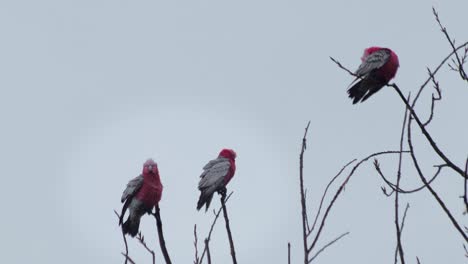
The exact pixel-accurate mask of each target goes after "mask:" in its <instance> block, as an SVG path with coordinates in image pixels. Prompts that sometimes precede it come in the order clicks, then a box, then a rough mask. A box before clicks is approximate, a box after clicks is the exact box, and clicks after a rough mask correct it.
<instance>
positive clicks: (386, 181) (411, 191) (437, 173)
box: [374, 159, 447, 196]
mask: <svg viewBox="0 0 468 264" xmlns="http://www.w3.org/2000/svg"><path fill="white" fill-rule="evenodd" d="M374 167H375V170H376V171H377V172H378V174H379V175H380V177H381V178H382V179H383V180H384V182H385V183H386V184H387V185H388V186H389V187H390V188H391V189H392V193H390V194H389V193H387V190H386V189H385V187H382V191H383V192H384V194H385V195H386V196H390V195H392V194H393V192H394V191H398V192H399V193H405V194H409V193H415V192H418V191H420V190H422V189H424V188H425V187H426V185H425V184H423V185H422V186H420V187H417V188H414V189H411V190H404V189H403V188H401V187H399V188H398V189H397V188H396V184H393V183H392V182H391V181H389V180H388V179H387V178H386V177H385V175H384V174H383V172H382V170H381V168H380V164H379V161H378V160H377V159H375V160H374ZM434 167H437V171H436V173H435V174H434V176H432V178H431V179H430V180H429V181H427V182H428V184H429V185H431V183H432V182H433V181H434V180H435V179H436V178H437V176H439V174H440V172H441V171H442V168H445V167H447V165H446V164H444V165H437V166H434Z"/></svg>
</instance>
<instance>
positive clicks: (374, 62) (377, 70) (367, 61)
mask: <svg viewBox="0 0 468 264" xmlns="http://www.w3.org/2000/svg"><path fill="white" fill-rule="evenodd" d="M361 61H362V63H361V65H359V68H358V69H357V70H356V73H355V74H356V77H357V78H356V79H355V80H354V81H353V83H354V82H355V81H357V80H359V81H358V82H357V83H356V84H354V85H353V86H352V87H351V88H349V90H348V94H349V97H350V98H352V99H353V104H356V103H358V102H359V101H360V102H364V101H365V100H367V98H369V97H370V96H372V95H373V94H375V93H376V92H378V91H379V90H380V89H382V87H384V86H385V85H386V84H387V83H388V82H389V81H390V80H391V79H392V78H393V77H395V74H396V72H397V70H398V67H399V66H400V63H399V62H398V56H397V55H396V54H395V52H393V51H392V50H391V49H388V48H380V47H370V48H367V49H365V50H364V55H362V58H361ZM353 83H351V84H353Z"/></svg>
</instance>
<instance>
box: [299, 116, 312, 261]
mask: <svg viewBox="0 0 468 264" xmlns="http://www.w3.org/2000/svg"><path fill="white" fill-rule="evenodd" d="M309 126H310V121H309V122H308V123H307V126H306V128H305V131H304V137H303V138H302V145H301V154H300V155H299V182H300V188H301V189H300V194H301V211H302V240H303V244H304V264H307V263H308V258H309V251H308V250H307V232H308V223H307V205H306V200H305V191H304V172H303V171H304V152H305V150H306V149H307V131H308V130H309Z"/></svg>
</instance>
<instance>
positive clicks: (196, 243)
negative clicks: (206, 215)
mask: <svg viewBox="0 0 468 264" xmlns="http://www.w3.org/2000/svg"><path fill="white" fill-rule="evenodd" d="M193 237H194V241H193V246H194V247H195V260H194V261H193V263H194V264H198V263H200V262H199V261H200V258H199V257H198V237H197V225H196V224H195V225H194V226H193Z"/></svg>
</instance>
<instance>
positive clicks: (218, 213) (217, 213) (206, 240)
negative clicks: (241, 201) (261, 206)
mask: <svg viewBox="0 0 468 264" xmlns="http://www.w3.org/2000/svg"><path fill="white" fill-rule="evenodd" d="M232 193H233V192H231V193H229V195H228V196H227V197H226V200H224V203H227V201H228V200H229V198H230V197H231V195H232ZM222 209H223V207H220V208H219V209H218V212H216V211H215V210H213V213H214V215H215V218H214V220H213V223H212V224H211V227H210V231H209V232H208V236H207V237H206V239H205V249H204V250H203V252H202V255H201V257H200V262H198V263H202V261H203V258H204V256H205V254H206V253H207V251H208V250H209V249H208V244H209V242H210V240H211V234H212V233H213V229H214V226H215V225H216V221H217V220H218V217H219V215H220V214H221V210H222ZM208 254H209V253H208ZM208 257H209V256H208ZM208 261H209V262H211V260H210V259H209V260H208Z"/></svg>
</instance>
